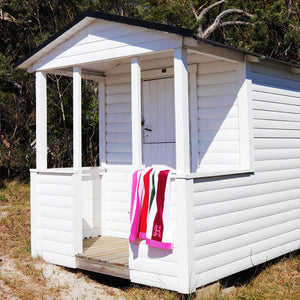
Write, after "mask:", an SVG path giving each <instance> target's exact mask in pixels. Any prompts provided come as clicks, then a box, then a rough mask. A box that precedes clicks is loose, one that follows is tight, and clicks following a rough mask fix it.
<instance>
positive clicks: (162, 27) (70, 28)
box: [14, 11, 300, 69]
mask: <svg viewBox="0 0 300 300" xmlns="http://www.w3.org/2000/svg"><path fill="white" fill-rule="evenodd" d="M95 19H101V20H107V21H113V22H117V23H123V24H127V25H133V26H139V27H144V28H147V29H153V30H159V31H163V32H167V33H173V34H176V35H180V36H183V37H189V38H192V39H194V40H197V41H200V42H202V43H205V44H210V45H213V46H216V47H221V48H226V49H229V50H232V51H236V52H240V53H242V54H247V55H251V56H256V57H259V58H261V59H266V60H270V61H273V62H277V63H281V64H285V65H288V66H291V67H294V68H297V69H298V68H299V69H300V65H297V64H293V63H290V62H285V61H282V60H279V59H274V58H268V57H265V56H263V55H260V54H257V53H254V52H249V51H246V50H243V49H238V48H234V47H232V46H229V45H226V44H222V43H218V42H215V41H211V40H207V39H203V38H199V37H197V36H195V35H194V32H193V31H192V30H189V29H185V28H181V27H175V26H170V25H166V24H160V23H155V22H150V21H145V20H139V19H135V18H128V17H123V16H118V15H112V14H107V13H102V12H97V11H87V12H85V13H83V14H82V15H80V16H79V17H78V18H76V19H75V20H74V21H72V22H71V23H69V24H68V25H67V26H65V27H64V28H62V29H61V30H60V31H58V32H57V33H55V34H54V35H53V36H51V37H50V38H49V39H48V40H46V41H45V42H44V43H42V44H41V45H40V46H38V47H37V48H35V49H34V50H33V51H31V52H30V53H29V54H28V55H26V56H25V57H24V58H22V59H21V60H19V61H18V62H17V63H16V64H15V65H14V68H17V67H19V66H20V65H22V64H23V63H24V62H25V61H27V60H29V59H30V58H32V57H33V56H34V55H36V54H37V53H38V52H40V51H41V50H44V49H45V48H46V47H47V46H49V45H50V44H53V43H59V42H60V41H62V40H64V39H67V38H68V37H69V36H70V35H73V34H74V31H76V27H79V25H80V24H82V25H83V26H84V25H86V24H89V23H90V22H92V21H93V20H95Z"/></svg>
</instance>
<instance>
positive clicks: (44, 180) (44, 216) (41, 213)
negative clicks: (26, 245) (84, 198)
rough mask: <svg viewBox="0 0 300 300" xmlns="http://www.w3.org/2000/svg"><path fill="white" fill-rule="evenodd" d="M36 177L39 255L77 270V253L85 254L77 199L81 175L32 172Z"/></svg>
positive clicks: (36, 245) (37, 251) (36, 224)
mask: <svg viewBox="0 0 300 300" xmlns="http://www.w3.org/2000/svg"><path fill="white" fill-rule="evenodd" d="M32 175H33V176H34V177H35V180H36V182H35V189H36V194H35V195H33V194H32V197H35V209H36V218H35V223H33V225H34V227H32V234H34V235H35V237H36V238H35V241H36V242H35V245H34V246H35V250H36V251H35V252H36V254H37V255H40V256H41V257H42V258H43V259H45V260H46V261H48V262H52V263H55V264H60V265H63V266H68V267H73V268H74V267H76V262H75V254H77V253H80V252H81V251H82V249H81V247H82V246H81V245H82V235H81V231H82V228H81V220H80V219H78V214H77V211H78V206H77V204H78V203H76V196H75V195H76V193H77V188H76V186H78V183H79V182H78V174H73V173H71V172H69V173H68V172H65V173H61V174H58V173H57V172H56V173H50V172H37V174H36V173H35V172H32ZM35 175H36V176H35ZM78 225H79V226H78ZM79 242H80V243H81V244H80V243H79Z"/></svg>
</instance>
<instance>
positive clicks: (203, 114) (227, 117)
mask: <svg viewBox="0 0 300 300" xmlns="http://www.w3.org/2000/svg"><path fill="white" fill-rule="evenodd" d="M237 76H238V74H237V64H236V63H232V62H225V61H212V62H205V63H201V64H198V71H197V90H198V143H199V145H198V160H199V166H198V171H199V172H201V171H216V170H217V171H220V170H234V169H238V168H239V166H240V154H239V151H240V145H239V140H240V138H239V119H238V103H237V102H238V101H237V93H238V87H237V82H238V80H237Z"/></svg>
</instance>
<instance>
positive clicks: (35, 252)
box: [30, 170, 39, 257]
mask: <svg viewBox="0 0 300 300" xmlns="http://www.w3.org/2000/svg"><path fill="white" fill-rule="evenodd" d="M37 176H38V175H37V171H36V170H30V227H31V230H30V232H31V239H30V240H31V256H32V257H38V256H39V247H38V246H39V245H38V220H39V215H38V212H39V207H38V201H37V198H38V186H37V184H38V183H37Z"/></svg>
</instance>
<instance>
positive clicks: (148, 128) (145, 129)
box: [144, 128, 152, 131]
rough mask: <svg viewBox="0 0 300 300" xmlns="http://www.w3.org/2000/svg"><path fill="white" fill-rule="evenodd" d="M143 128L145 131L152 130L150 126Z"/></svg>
mask: <svg viewBox="0 0 300 300" xmlns="http://www.w3.org/2000/svg"><path fill="white" fill-rule="evenodd" d="M144 130H146V131H152V129H150V128H144Z"/></svg>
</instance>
